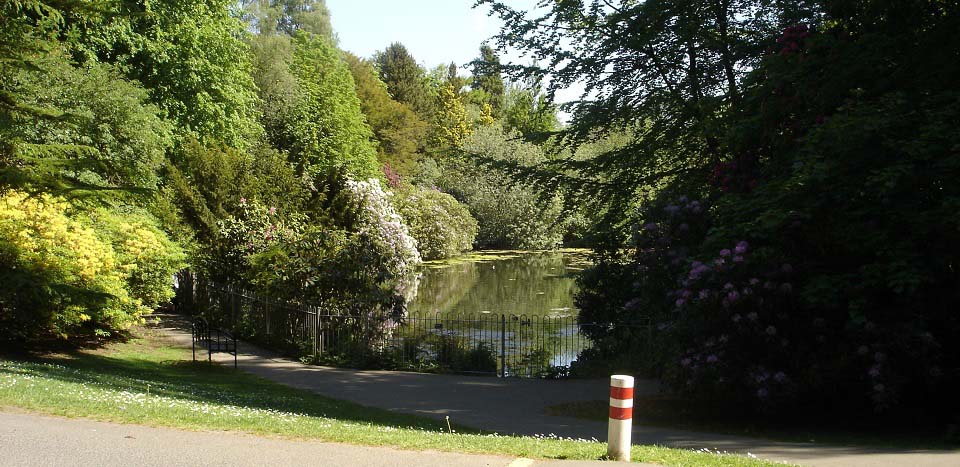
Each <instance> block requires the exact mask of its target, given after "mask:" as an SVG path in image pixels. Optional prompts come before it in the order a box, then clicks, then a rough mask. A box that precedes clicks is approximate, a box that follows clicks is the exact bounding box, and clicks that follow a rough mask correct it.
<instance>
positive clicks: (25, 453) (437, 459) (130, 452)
mask: <svg viewBox="0 0 960 467" xmlns="http://www.w3.org/2000/svg"><path fill="white" fill-rule="evenodd" d="M559 464H561V461H532V460H529V459H516V458H512V457H502V456H478V455H469V454H455V453H446V452H431V451H402V450H398V449H391V448H376V447H365V446H353V445H349V444H337V443H316V442H307V441H291V440H285V439H276V438H265V437H257V436H251V435H244V434H239V433H228V432H191V431H180V430H173V429H166V428H152V427H146V426H138V425H119V424H116V423H103V422H94V421H90V420H77V419H64V418H56V417H47V416H38V415H29V414H22V413H9V412H0V465H3V466H5V467H19V466H24V467H27V466H30V467H45V466H50V467H70V466H100V467H113V466H117V467H121V466H122V467H128V466H138V467H151V466H157V467H201V466H202V467H219V466H223V467H243V466H268V465H296V466H314V465H316V466H344V465H357V466H374V467H377V466H384V467H386V466H391V467H393V466H417V467H421V466H422V467H448V466H453V465H455V466H463V467H481V466H507V467H528V466H546V467H550V466H553V467H557V466H558V465H559ZM600 465H607V466H610V465H611V464H610V463H603V462H599V461H593V462H573V461H563V462H562V467H588V466H591V467H597V466H600Z"/></svg>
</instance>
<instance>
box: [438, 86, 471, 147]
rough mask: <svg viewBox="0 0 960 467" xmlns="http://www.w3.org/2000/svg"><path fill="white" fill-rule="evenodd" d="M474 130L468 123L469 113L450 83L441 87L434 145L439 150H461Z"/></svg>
mask: <svg viewBox="0 0 960 467" xmlns="http://www.w3.org/2000/svg"><path fill="white" fill-rule="evenodd" d="M471 132H472V130H471V129H470V125H469V124H468V123H467V111H466V109H465V108H464V106H463V101H461V100H460V97H458V96H457V94H456V92H454V89H453V86H451V85H450V84H449V83H448V84H444V85H443V86H441V87H440V95H439V97H438V105H437V116H436V123H435V125H434V128H433V135H432V140H433V141H432V143H433V145H434V146H435V147H437V148H459V147H462V146H463V143H464V142H465V140H466V138H467V137H468V136H470V133H471Z"/></svg>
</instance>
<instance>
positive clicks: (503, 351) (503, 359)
mask: <svg viewBox="0 0 960 467" xmlns="http://www.w3.org/2000/svg"><path fill="white" fill-rule="evenodd" d="M506 376H507V315H505V314H503V313H501V314H500V377H501V378H505V377H506Z"/></svg>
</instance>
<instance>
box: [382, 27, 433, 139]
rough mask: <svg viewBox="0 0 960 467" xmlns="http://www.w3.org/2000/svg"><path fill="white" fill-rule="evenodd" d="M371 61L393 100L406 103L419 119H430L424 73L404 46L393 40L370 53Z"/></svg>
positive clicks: (429, 101) (429, 106) (428, 92)
mask: <svg viewBox="0 0 960 467" xmlns="http://www.w3.org/2000/svg"><path fill="white" fill-rule="evenodd" d="M373 60H374V62H376V65H377V69H378V70H380V79H381V80H382V81H383V82H384V83H386V85H387V92H389V93H390V96H392V97H393V98H394V99H396V100H397V102H400V103H403V104H407V105H409V106H410V108H412V109H413V110H414V111H415V112H417V115H419V116H420V118H422V119H424V120H427V121H429V120H432V118H433V112H434V108H435V107H434V102H433V101H434V99H433V97H432V96H431V93H430V91H429V89H428V88H427V86H426V80H425V73H424V71H423V68H421V67H420V65H418V64H417V61H416V60H415V59H414V58H413V56H412V55H410V52H408V51H407V48H406V47H404V46H403V44H401V43H399V42H394V43H393V44H390V46H389V47H387V48H386V49H385V50H383V51H382V52H377V53H376V54H374V57H373Z"/></svg>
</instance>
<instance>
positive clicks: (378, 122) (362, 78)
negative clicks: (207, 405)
mask: <svg viewBox="0 0 960 467" xmlns="http://www.w3.org/2000/svg"><path fill="white" fill-rule="evenodd" d="M344 55H345V57H346V60H347V66H348V67H349V68H350V74H351V75H353V82H354V84H355V85H356V90H357V96H358V97H359V98H360V108H361V110H363V114H364V115H365V116H366V117H367V122H368V123H369V124H370V127H371V128H372V129H373V133H374V135H376V138H377V141H379V142H380V145H379V146H378V158H379V160H380V163H381V164H389V165H390V166H391V167H392V168H394V169H396V170H397V171H398V172H399V173H400V174H401V175H406V176H409V175H410V174H411V173H412V172H413V170H414V168H415V167H416V163H417V161H418V160H419V159H420V150H421V146H422V145H423V143H424V140H425V139H426V133H427V123H426V122H424V121H423V120H421V119H420V117H418V116H417V114H416V113H415V112H414V111H413V110H412V109H411V108H410V107H409V106H408V105H406V104H402V103H400V102H397V101H395V100H393V99H392V98H391V97H390V94H388V93H387V86H386V84H384V83H383V81H380V78H379V77H378V76H377V70H376V68H374V66H373V64H372V63H371V62H369V61H367V60H364V59H361V58H359V57H357V56H355V55H353V54H350V53H345V54H344Z"/></svg>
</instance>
